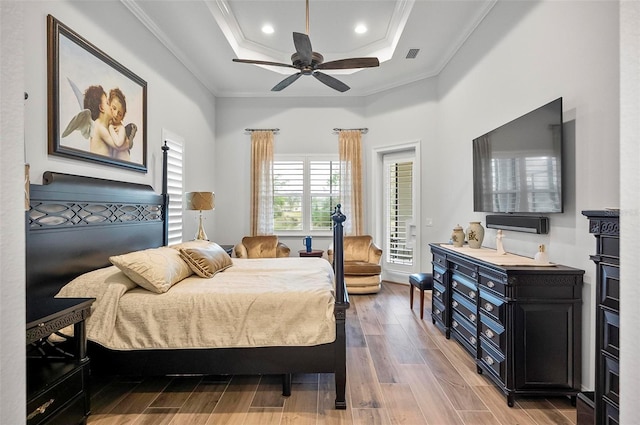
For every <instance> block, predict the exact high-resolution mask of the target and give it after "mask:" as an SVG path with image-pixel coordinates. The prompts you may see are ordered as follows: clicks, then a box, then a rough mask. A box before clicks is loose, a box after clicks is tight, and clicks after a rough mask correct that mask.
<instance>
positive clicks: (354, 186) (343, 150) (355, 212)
mask: <svg viewBox="0 0 640 425" xmlns="http://www.w3.org/2000/svg"><path fill="white" fill-rule="evenodd" d="M338 144H339V152H340V202H341V204H342V212H343V213H344V214H345V215H346V216H347V221H345V223H344V232H345V234H346V235H361V234H362V225H363V224H362V221H363V219H362V217H363V212H362V208H363V205H362V147H361V145H362V133H361V131H360V130H341V131H340V132H339V134H338Z"/></svg>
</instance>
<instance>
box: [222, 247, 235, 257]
mask: <svg viewBox="0 0 640 425" xmlns="http://www.w3.org/2000/svg"><path fill="white" fill-rule="evenodd" d="M234 246H235V245H220V248H222V249H224V250H225V251H227V254H229V255H231V254H233V247H234Z"/></svg>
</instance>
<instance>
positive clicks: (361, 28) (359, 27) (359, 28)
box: [354, 24, 367, 34]
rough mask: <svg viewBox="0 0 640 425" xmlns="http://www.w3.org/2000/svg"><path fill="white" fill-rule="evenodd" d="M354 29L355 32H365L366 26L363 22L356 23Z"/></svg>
mask: <svg viewBox="0 0 640 425" xmlns="http://www.w3.org/2000/svg"><path fill="white" fill-rule="evenodd" d="M354 31H355V32H356V34H364V33H365V32H367V27H366V26H365V25H364V24H358V25H356V28H355V30H354Z"/></svg>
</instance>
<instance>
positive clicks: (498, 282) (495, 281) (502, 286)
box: [478, 268, 507, 296]
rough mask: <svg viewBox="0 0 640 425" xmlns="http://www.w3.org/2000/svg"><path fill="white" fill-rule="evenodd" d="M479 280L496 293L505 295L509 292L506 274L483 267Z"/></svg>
mask: <svg viewBox="0 0 640 425" xmlns="http://www.w3.org/2000/svg"><path fill="white" fill-rule="evenodd" d="M478 282H479V284H480V286H481V287H482V288H486V289H489V290H491V291H493V292H495V293H496V294H499V295H502V296H504V295H505V294H506V293H507V276H506V275H503V274H500V273H495V272H493V271H489V270H487V269H484V268H481V269H480V276H479V279H478Z"/></svg>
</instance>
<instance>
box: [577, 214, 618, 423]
mask: <svg viewBox="0 0 640 425" xmlns="http://www.w3.org/2000/svg"><path fill="white" fill-rule="evenodd" d="M582 214H583V215H585V216H586V217H587V218H588V219H589V233H592V234H593V235H594V236H595V237H596V253H595V255H592V256H591V259H592V260H593V262H594V263H595V264H596V293H595V302H596V349H595V355H596V359H595V367H596V373H595V397H594V402H595V423H596V424H617V423H619V409H620V404H619V403H620V240H619V239H620V217H619V212H618V211H611V210H603V211H582Z"/></svg>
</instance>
